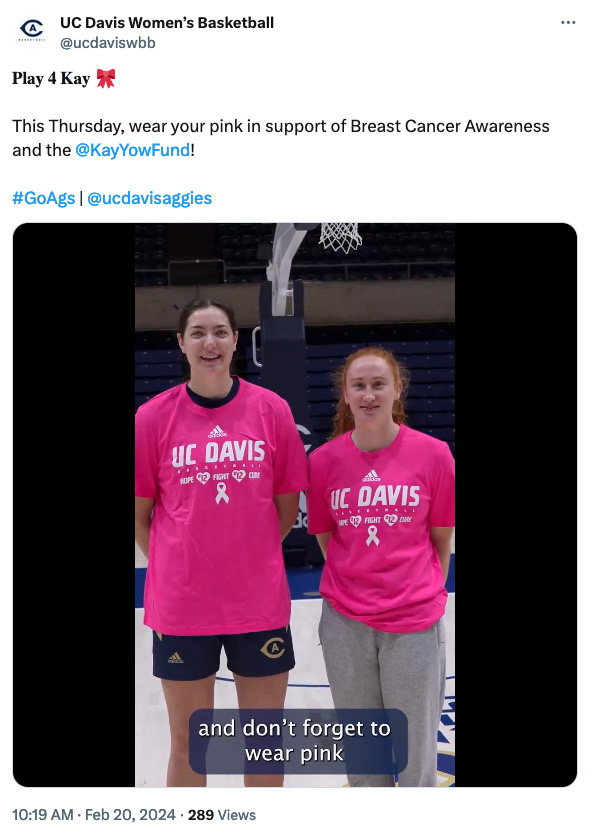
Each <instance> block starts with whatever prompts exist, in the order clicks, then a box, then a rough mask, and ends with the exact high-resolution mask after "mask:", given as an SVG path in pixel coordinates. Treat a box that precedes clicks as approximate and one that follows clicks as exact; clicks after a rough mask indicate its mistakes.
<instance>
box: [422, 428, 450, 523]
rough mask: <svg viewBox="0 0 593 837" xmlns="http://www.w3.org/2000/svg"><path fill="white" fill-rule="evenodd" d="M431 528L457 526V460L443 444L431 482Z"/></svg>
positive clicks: (429, 514)
mask: <svg viewBox="0 0 593 837" xmlns="http://www.w3.org/2000/svg"><path fill="white" fill-rule="evenodd" d="M431 489H432V490H431V498H430V510H429V512H428V525H429V526H447V527H448V526H455V460H454V459H453V455H452V454H451V451H450V450H449V446H448V445H446V444H445V443H443V446H442V448H441V449H440V452H439V455H438V457H437V460H436V462H435V466H434V472H433V478H432V482H431Z"/></svg>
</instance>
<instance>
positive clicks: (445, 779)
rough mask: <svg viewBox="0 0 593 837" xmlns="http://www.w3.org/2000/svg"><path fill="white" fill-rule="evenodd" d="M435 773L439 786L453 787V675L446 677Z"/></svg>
mask: <svg viewBox="0 0 593 837" xmlns="http://www.w3.org/2000/svg"><path fill="white" fill-rule="evenodd" d="M437 741H438V744H437V750H438V752H437V773H438V782H439V787H440V788H451V787H455V677H454V676H453V677H448V678H447V685H446V690H445V702H444V704H443V711H442V712H441V722H440V724H439V731H438V736H437Z"/></svg>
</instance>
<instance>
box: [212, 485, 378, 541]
mask: <svg viewBox="0 0 593 837" xmlns="http://www.w3.org/2000/svg"><path fill="white" fill-rule="evenodd" d="M216 490H217V491H218V494H217V495H216V505H218V504H219V503H220V501H221V500H224V502H225V503H228V501H229V495H228V494H227V493H226V484H225V483H224V482H219V483H217V485H216ZM375 531H376V530H375Z"/></svg>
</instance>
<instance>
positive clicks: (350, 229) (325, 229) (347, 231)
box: [319, 224, 362, 253]
mask: <svg viewBox="0 0 593 837" xmlns="http://www.w3.org/2000/svg"><path fill="white" fill-rule="evenodd" d="M319 243H320V244H323V246H324V247H325V249H326V250H327V248H328V247H332V248H333V249H334V250H335V251H336V252H337V251H338V250H340V249H342V250H343V251H344V253H349V252H350V250H356V248H357V247H358V246H359V245H360V244H362V238H361V237H360V236H359V234H358V224H322V225H321V238H320V239H319Z"/></svg>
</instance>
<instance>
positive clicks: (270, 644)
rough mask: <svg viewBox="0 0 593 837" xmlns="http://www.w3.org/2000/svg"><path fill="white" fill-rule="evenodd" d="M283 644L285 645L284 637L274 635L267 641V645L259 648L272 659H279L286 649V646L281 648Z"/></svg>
mask: <svg viewBox="0 0 593 837" xmlns="http://www.w3.org/2000/svg"><path fill="white" fill-rule="evenodd" d="M282 645H284V640H283V639H282V637H281V636H273V637H272V638H271V639H269V640H268V641H267V642H266V644H265V645H262V647H261V648H260V649H259V650H260V651H261V652H262V654H265V655H266V657H269V658H270V659H271V660H276V659H278V657H281V656H282V655H283V654H284V652H285V651H286V648H281V646H282Z"/></svg>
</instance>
